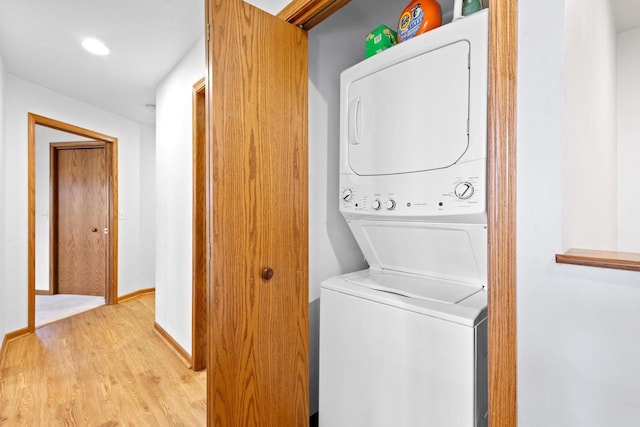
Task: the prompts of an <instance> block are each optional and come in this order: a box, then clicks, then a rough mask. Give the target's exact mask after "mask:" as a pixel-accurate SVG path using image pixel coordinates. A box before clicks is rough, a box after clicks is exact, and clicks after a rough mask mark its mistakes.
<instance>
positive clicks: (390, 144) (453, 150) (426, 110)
mask: <svg viewBox="0 0 640 427" xmlns="http://www.w3.org/2000/svg"><path fill="white" fill-rule="evenodd" d="M418 41H419V40H418V39H415V40H413V41H409V42H406V43H407V44H409V43H411V42H416V43H417V42H418ZM469 50H470V45H469V42H467V41H466V40H462V41H458V42H455V43H452V44H449V45H446V46H443V47H440V48H437V49H435V50H431V51H429V52H425V53H421V54H419V55H417V56H414V57H412V58H410V59H408V60H405V61H402V62H399V63H396V64H394V65H392V66H390V67H387V68H384V69H382V70H379V71H377V72H374V73H372V74H369V75H368V76H366V77H363V78H361V79H359V80H356V81H354V82H353V83H352V84H351V85H350V87H349V88H348V97H349V99H348V101H349V102H348V119H347V120H348V122H347V123H348V124H347V126H348V163H349V166H350V167H351V169H352V170H353V172H355V173H356V174H358V175H389V174H400V173H409V172H418V171H426V170H432V169H440V168H446V167H449V166H451V165H453V164H455V163H456V162H457V161H458V160H459V159H460V158H461V157H462V156H463V154H464V153H465V151H466V150H467V148H468V144H469V141H468V118H469Z"/></svg>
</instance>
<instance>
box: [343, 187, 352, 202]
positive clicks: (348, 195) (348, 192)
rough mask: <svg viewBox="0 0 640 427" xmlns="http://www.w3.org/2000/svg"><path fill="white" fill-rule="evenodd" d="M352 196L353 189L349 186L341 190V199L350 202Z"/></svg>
mask: <svg viewBox="0 0 640 427" xmlns="http://www.w3.org/2000/svg"><path fill="white" fill-rule="evenodd" d="M352 198H353V191H352V190H351V189H350V188H347V189H346V190H344V191H343V192H342V200H344V201H345V202H350V201H351V199H352Z"/></svg>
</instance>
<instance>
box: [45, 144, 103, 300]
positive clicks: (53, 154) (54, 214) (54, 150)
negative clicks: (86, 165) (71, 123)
mask: <svg viewBox="0 0 640 427" xmlns="http://www.w3.org/2000/svg"><path fill="white" fill-rule="evenodd" d="M100 148H101V149H104V150H105V158H106V144H105V143H104V142H102V141H73V142H52V143H50V144H49V293H50V294H57V293H58V292H59V283H58V236H59V229H58V209H59V204H58V198H59V195H58V152H59V151H60V150H75V149H100ZM104 167H105V177H106V176H109V174H108V173H107V172H108V168H107V165H106V162H105V165H104ZM108 210H109V207H108V206H107V211H108ZM105 267H106V264H105ZM36 293H38V292H37V291H36ZM104 295H105V299H106V295H107V280H106V275H105V287H104Z"/></svg>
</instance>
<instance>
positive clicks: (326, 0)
mask: <svg viewBox="0 0 640 427" xmlns="http://www.w3.org/2000/svg"><path fill="white" fill-rule="evenodd" d="M349 1H350V0H293V1H292V2H291V3H289V4H288V5H287V6H285V8H284V9H282V10H281V11H280V13H278V14H277V15H276V16H277V17H278V18H282V19H284V20H285V21H287V22H289V23H290V24H293V25H296V26H298V27H300V28H303V29H305V30H307V31H309V30H310V29H312V28H313V27H315V26H316V25H318V24H319V23H321V22H322V21H324V20H325V19H327V18H328V17H330V16H331V15H333V14H334V13H335V12H337V11H338V10H339V9H340V8H341V7H342V6H344V5H346V4H347V3H349Z"/></svg>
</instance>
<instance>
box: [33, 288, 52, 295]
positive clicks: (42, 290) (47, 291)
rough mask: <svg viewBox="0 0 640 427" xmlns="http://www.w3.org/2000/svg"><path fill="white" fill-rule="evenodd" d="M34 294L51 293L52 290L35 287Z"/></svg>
mask: <svg viewBox="0 0 640 427" xmlns="http://www.w3.org/2000/svg"><path fill="white" fill-rule="evenodd" d="M36 295H53V292H51V291H50V290H48V289H36Z"/></svg>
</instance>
